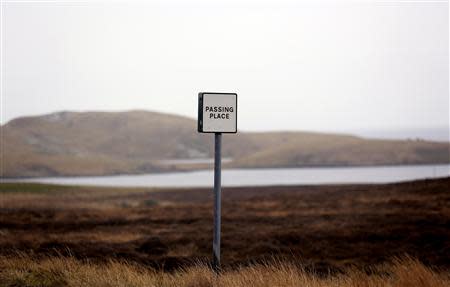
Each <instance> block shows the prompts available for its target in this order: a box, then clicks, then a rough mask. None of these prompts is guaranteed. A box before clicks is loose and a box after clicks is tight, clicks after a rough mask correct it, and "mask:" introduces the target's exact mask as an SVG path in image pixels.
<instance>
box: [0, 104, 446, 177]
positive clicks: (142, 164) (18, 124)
mask: <svg viewBox="0 0 450 287" xmlns="http://www.w3.org/2000/svg"><path fill="white" fill-rule="evenodd" d="M1 132H2V139H1V141H0V144H1V154H2V172H1V174H2V176H3V177H35V176H64V175H68V176H69V175H70V176H82V175H106V174H124V173H149V172H163V171H171V170H190V169H198V168H205V167H207V166H209V165H210V164H209V163H207V161H204V160H203V161H197V159H207V158H211V157H212V155H213V148H212V143H213V140H212V137H211V136H210V135H209V136H208V135H204V134H198V133H197V131H196V121H195V120H194V119H191V118H187V117H182V116H176V115H168V114H162V113H156V112H148V111H128V112H58V113H53V114H48V115H44V116H35V117H22V118H17V119H14V120H12V121H10V122H8V123H7V124H5V125H3V126H1ZM449 151H450V145H449V144H448V143H437V142H426V141H411V140H405V141H390V140H369V139H363V138H359V137H355V136H350V135H337V134H320V133H306V132H270V133H246V132H242V133H238V134H237V135H225V136H224V145H223V153H224V157H225V158H230V159H231V161H229V162H227V163H226V164H225V166H226V167H256V168H261V167H302V166H350V165H395V164H431V163H448V162H450V156H449ZM186 159H188V160H186ZM189 159H192V162H191V161H190V160H189ZM177 160H180V161H177Z"/></svg>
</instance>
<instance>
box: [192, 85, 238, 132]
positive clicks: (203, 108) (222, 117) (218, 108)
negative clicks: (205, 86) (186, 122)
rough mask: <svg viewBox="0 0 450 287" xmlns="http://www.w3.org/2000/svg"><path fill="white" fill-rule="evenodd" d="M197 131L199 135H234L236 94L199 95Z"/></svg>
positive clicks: (235, 127) (235, 126)
mask: <svg viewBox="0 0 450 287" xmlns="http://www.w3.org/2000/svg"><path fill="white" fill-rule="evenodd" d="M198 131H199V132H201V133H236V132H237V94H235V93H199V94H198Z"/></svg>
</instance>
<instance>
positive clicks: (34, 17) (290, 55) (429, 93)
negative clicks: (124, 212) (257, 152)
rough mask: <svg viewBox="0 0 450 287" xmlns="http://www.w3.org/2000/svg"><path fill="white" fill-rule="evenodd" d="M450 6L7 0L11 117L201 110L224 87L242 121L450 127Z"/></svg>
mask: <svg viewBox="0 0 450 287" xmlns="http://www.w3.org/2000/svg"><path fill="white" fill-rule="evenodd" d="M448 14H449V10H448V2H445V1H419V2H414V1H413V2H411V1H338V0H335V1H313V2H307V1H297V2H295V1H277V0H273V1H270V0H267V1H256V0H254V1H250V0H240V1H237V0H236V1H226V0H223V1H206V0H205V1H201V0H200V1H199V0H197V1H174V0H172V1H151V2H144V1H141V2H139V1H135V2H120V1H116V2H104V1H96V2H73V1H72V2H62V1H55V2H53V3H51V2H50V3H49V2H46V3H30V2H26V3H24V2H21V3H14V1H8V2H6V3H3V17H2V25H3V29H2V32H3V35H2V37H3V42H2V45H3V46H2V47H3V51H2V53H3V58H2V64H3V65H2V69H3V70H2V72H3V77H2V83H3V89H2V92H3V93H2V121H3V123H4V122H6V121H8V120H10V119H11V118H14V117H18V116H22V115H31V114H42V113H47V112H52V111H58V110H128V109H149V110H157V111H163V112H170V113H176V114H182V115H187V116H191V117H196V108H197V103H196V98H197V93H198V92H200V91H223V92H237V93H238V94H239V128H240V129H241V130H278V129H281V130H316V131H339V132H342V131H348V132H352V131H361V133H364V132H363V131H387V130H388V131H399V130H402V131H407V130H410V131H412V132H411V133H405V136H414V134H413V133H414V131H417V130H441V131H442V130H444V131H448V130H449V58H448V57H449V25H448V24H449V23H448ZM417 136H420V135H419V134H417Z"/></svg>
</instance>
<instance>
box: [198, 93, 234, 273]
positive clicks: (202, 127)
mask: <svg viewBox="0 0 450 287" xmlns="http://www.w3.org/2000/svg"><path fill="white" fill-rule="evenodd" d="M197 129H198V132H200V133H214V235H213V262H212V265H213V268H214V269H215V270H216V271H219V270H220V214H221V211H220V210H221V166H222V133H236V132H237V94H235V93H206V92H205V93H199V94H198V128H197Z"/></svg>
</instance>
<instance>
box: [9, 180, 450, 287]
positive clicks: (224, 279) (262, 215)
mask: <svg viewBox="0 0 450 287" xmlns="http://www.w3.org/2000/svg"><path fill="white" fill-rule="evenodd" d="M449 187H450V178H444V179H437V180H424V181H416V182H406V183H399V184H387V185H337V186H289V187H288V186H286V187H283V186H278V187H254V188H225V189H224V190H223V207H222V214H223V217H222V235H223V237H222V255H223V257H222V262H223V274H222V275H221V276H220V277H218V278H217V277H216V276H215V275H214V274H213V273H211V272H210V271H209V269H208V268H206V267H205V266H204V264H206V263H207V262H208V260H209V259H210V255H211V248H212V247H211V245H212V243H211V241H212V192H211V190H210V189H164V190H156V189H133V188H94V187H76V186H73V187H71V186H53V185H39V184H13V183H3V184H0V191H1V193H0V281H1V282H2V283H1V284H3V285H0V286H66V285H67V286H144V285H146V286H213V285H217V284H220V286H251V285H253V286H450V283H449V279H448V274H449V273H448V272H449V270H450V193H449V190H450V189H449ZM405 256H407V257H405ZM393 258H404V259H402V260H400V261H399V260H397V261H395V260H394V259H393ZM405 258H406V259H405ZM410 258H414V259H410ZM392 260H394V261H392ZM267 262H279V263H276V264H268V263H267ZM389 262H392V264H389ZM386 264H387V265H386ZM55 274H56V275H55ZM54 276H56V277H54ZM55 278H56V279H55ZM58 278H59V279H58ZM33 280H34V281H36V282H39V281H42V282H44V283H45V282H47V283H45V284H44V283H42V282H41V283H42V284H40V285H39V284H37V283H36V284H35V283H33V282H34V281H33ZM54 280H56V281H54ZM58 280H61V281H58ZM408 280H409V281H408ZM30 282H31V283H30ZM55 282H56V283H55ZM58 282H59V283H58ZM83 282H84V283H83ZM196 282H198V283H196ZM249 282H254V284H250V283H249ZM21 284H22V285H21ZM46 284H47V285H46Z"/></svg>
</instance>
